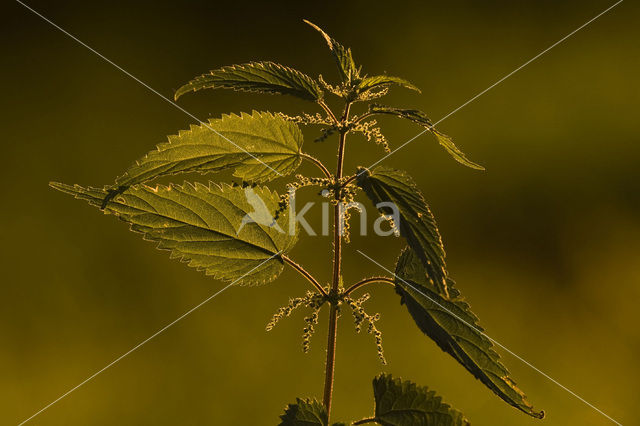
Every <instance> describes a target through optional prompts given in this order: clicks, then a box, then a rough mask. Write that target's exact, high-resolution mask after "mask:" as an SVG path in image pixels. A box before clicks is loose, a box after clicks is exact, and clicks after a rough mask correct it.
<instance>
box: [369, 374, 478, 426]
mask: <svg viewBox="0 0 640 426" xmlns="http://www.w3.org/2000/svg"><path fill="white" fill-rule="evenodd" d="M373 393H374V397H375V401H376V407H375V421H376V422H377V423H379V424H381V425H383V426H468V425H470V423H469V421H468V420H467V419H465V418H464V416H463V415H462V413H461V412H459V411H458V410H455V409H453V408H451V407H450V406H449V405H448V404H446V403H444V402H443V401H442V398H441V397H440V396H438V395H436V393H435V392H434V391H432V390H429V389H428V388H427V387H425V386H418V385H416V384H415V383H413V382H410V381H408V380H400V379H394V378H393V377H392V376H391V375H390V374H380V375H379V376H378V377H376V378H375V379H373Z"/></svg>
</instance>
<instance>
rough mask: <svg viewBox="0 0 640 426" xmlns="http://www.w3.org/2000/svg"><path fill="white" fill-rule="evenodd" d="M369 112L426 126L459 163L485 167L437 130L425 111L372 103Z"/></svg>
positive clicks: (479, 167)
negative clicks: (471, 158) (470, 158)
mask: <svg viewBox="0 0 640 426" xmlns="http://www.w3.org/2000/svg"><path fill="white" fill-rule="evenodd" d="M369 112H371V113H375V114H388V115H393V116H396V117H400V118H404V119H407V120H409V121H412V122H414V123H416V124H418V125H420V126H422V127H424V128H425V130H427V131H429V132H431V133H432V134H433V135H434V136H435V137H436V139H437V140H438V143H439V144H440V145H442V147H443V148H444V149H445V150H447V152H448V153H449V154H450V155H451V156H452V157H453V159H454V160H456V161H457V162H458V163H460V164H463V165H465V166H467V167H470V168H472V169H476V170H484V167H482V166H481V165H479V164H476V163H474V162H473V161H471V160H469V159H468V158H467V156H466V155H465V153H464V152H462V151H461V150H460V148H458V147H457V146H456V145H455V144H454V143H453V139H451V138H450V137H449V136H447V135H445V134H444V133H441V132H439V131H438V130H436V129H435V128H434V127H433V123H431V120H429V118H428V117H427V116H426V114H425V113H424V112H422V111H418V110H416V109H402V108H392V107H387V106H383V105H370V106H369Z"/></svg>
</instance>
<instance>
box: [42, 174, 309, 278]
mask: <svg viewBox="0 0 640 426" xmlns="http://www.w3.org/2000/svg"><path fill="white" fill-rule="evenodd" d="M51 186H52V187H53V188H55V189H58V190H60V191H62V192H66V193H68V194H71V195H73V196H74V197H75V198H78V199H81V200H85V201H88V202H89V204H91V205H93V206H96V207H100V206H101V205H102V203H103V199H104V198H105V196H106V195H107V194H108V191H107V189H99V188H91V187H89V188H83V187H81V186H79V185H75V186H71V185H65V184H62V183H51ZM278 200H279V199H278V194H276V193H275V192H271V191H270V190H269V189H268V188H266V187H262V188H261V187H251V186H247V187H245V188H240V187H232V186H229V185H225V184H223V185H220V186H219V185H216V184H214V183H210V184H209V186H205V185H203V184H200V183H196V184H195V185H193V184H190V183H185V184H183V185H174V184H172V185H170V186H157V187H154V188H152V187H149V186H146V185H136V186H132V187H131V188H130V189H129V190H128V191H127V192H125V193H124V194H119V195H117V196H115V198H114V199H113V200H111V201H109V202H108V203H107V204H106V207H105V209H104V212H105V213H107V214H114V215H115V216H117V217H118V218H119V219H121V220H123V221H125V222H127V223H129V224H130V225H131V226H130V228H131V230H132V231H134V232H139V233H141V234H143V236H144V239H146V240H150V241H155V242H157V243H158V245H157V247H158V248H159V249H162V250H169V251H171V258H172V259H179V260H180V261H182V262H184V263H187V264H188V266H191V267H194V268H197V269H198V270H202V271H205V272H206V274H207V275H212V276H213V277H215V278H218V279H222V280H226V281H235V280H238V281H237V283H238V284H262V283H266V282H269V281H272V280H273V279H275V278H276V277H277V276H278V275H279V274H280V272H282V268H283V261H282V258H281V257H280V256H279V255H280V254H284V253H286V252H287V251H288V250H290V249H291V248H292V247H293V245H294V244H295V241H296V233H297V229H295V228H294V229H293V232H291V233H290V232H289V231H290V230H289V222H288V215H287V214H286V212H284V214H283V215H281V217H280V218H279V219H278V220H277V221H276V222H274V220H273V217H272V216H271V215H272V214H273V212H274V211H275V210H276V209H277V207H278Z"/></svg>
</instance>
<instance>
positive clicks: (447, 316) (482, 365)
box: [395, 248, 544, 419]
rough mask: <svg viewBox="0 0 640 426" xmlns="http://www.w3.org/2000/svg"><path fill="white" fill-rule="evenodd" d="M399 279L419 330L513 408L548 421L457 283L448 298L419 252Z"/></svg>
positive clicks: (407, 256) (407, 253)
mask: <svg viewBox="0 0 640 426" xmlns="http://www.w3.org/2000/svg"><path fill="white" fill-rule="evenodd" d="M395 281H396V292H397V293H398V294H399V295H400V296H401V303H403V304H405V305H406V306H407V309H408V310H409V313H410V314H411V316H412V317H413V320H414V321H415V323H416V324H417V326H418V328H420V330H422V332H424V333H425V334H426V335H427V336H429V337H430V338H431V339H432V340H434V341H435V342H436V343H437V344H438V346H439V347H440V349H442V350H443V351H444V352H446V353H448V354H449V355H451V356H452V357H453V358H455V359H456V361H458V362H459V363H460V364H462V365H463V366H464V367H465V368H466V369H467V370H468V371H469V372H470V373H471V374H473V376H474V377H475V378H476V379H478V380H480V381H481V382H482V383H483V384H484V385H485V386H487V387H488V388H489V389H491V390H492V391H493V392H494V393H495V394H496V395H498V396H499V397H500V398H502V399H503V400H504V401H505V402H507V403H508V404H510V405H512V406H513V407H515V408H517V409H518V410H520V411H522V412H524V413H526V414H528V415H530V416H532V417H535V418H538V419H541V418H543V417H544V412H543V411H535V410H534V408H533V406H532V405H531V404H530V403H529V402H528V401H527V399H526V396H525V395H524V393H523V392H522V391H521V390H520V389H518V388H517V387H516V384H515V382H514V381H513V380H512V379H511V378H510V377H509V371H508V370H507V369H506V368H505V367H504V366H503V365H502V363H501V362H500V356H499V355H498V354H497V353H496V352H495V350H494V346H493V343H492V342H491V340H489V339H488V338H487V337H486V335H485V334H484V330H483V329H482V328H481V327H480V326H479V325H478V318H477V317H476V316H475V314H473V312H471V309H470V308H469V305H468V304H467V303H466V302H465V301H464V299H463V298H462V296H461V294H460V292H459V291H458V290H457V289H456V288H455V286H454V284H455V283H454V282H453V281H452V280H450V279H449V280H448V281H449V282H448V290H449V297H450V299H447V298H445V297H444V295H443V294H442V293H441V292H440V291H439V290H438V289H437V288H436V287H435V286H434V285H433V284H432V283H431V280H430V277H429V273H428V272H427V271H426V270H425V268H424V267H423V265H422V263H421V262H420V260H419V259H418V257H417V256H416V254H415V253H414V252H413V251H412V250H411V249H409V248H407V249H405V250H404V251H403V253H402V254H401V255H400V258H399V260H398V264H397V266H396V280H395Z"/></svg>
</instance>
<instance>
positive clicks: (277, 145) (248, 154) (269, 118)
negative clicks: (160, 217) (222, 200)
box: [116, 111, 303, 187]
mask: <svg viewBox="0 0 640 426" xmlns="http://www.w3.org/2000/svg"><path fill="white" fill-rule="evenodd" d="M302 142H303V137H302V132H301V131H300V128H299V127H298V126H297V125H296V124H295V123H292V122H291V121H287V120H285V119H283V118H282V117H279V116H277V115H273V114H271V113H268V112H256V111H254V112H253V113H252V114H251V115H249V114H246V113H242V114H241V115H240V116H238V115H233V114H232V115H223V116H222V118H219V119H211V120H210V121H209V123H208V124H201V125H199V126H196V125H193V126H191V128H190V129H189V130H185V131H181V132H180V133H179V134H178V135H174V136H169V142H166V143H163V144H160V145H158V146H157V148H156V149H155V150H153V151H151V152H149V153H148V154H147V155H146V156H144V157H143V158H142V159H140V160H138V161H137V162H136V163H135V164H134V165H133V166H131V167H130V168H129V169H128V170H127V171H126V173H125V174H124V175H123V176H121V177H119V178H118V179H117V180H116V186H121V187H127V186H130V185H135V184H138V183H143V182H148V181H150V180H152V179H155V178H157V177H160V176H166V175H173V174H176V173H186V172H200V173H207V172H217V171H221V170H225V169H229V168H235V171H234V175H235V176H237V177H240V178H242V179H243V180H246V181H254V182H262V181H268V180H271V179H273V178H276V177H278V176H282V175H287V174H289V173H292V172H293V171H294V170H295V169H296V168H297V167H298V166H299V165H300V162H301V161H302V158H301V156H300V150H301V148H302Z"/></svg>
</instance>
